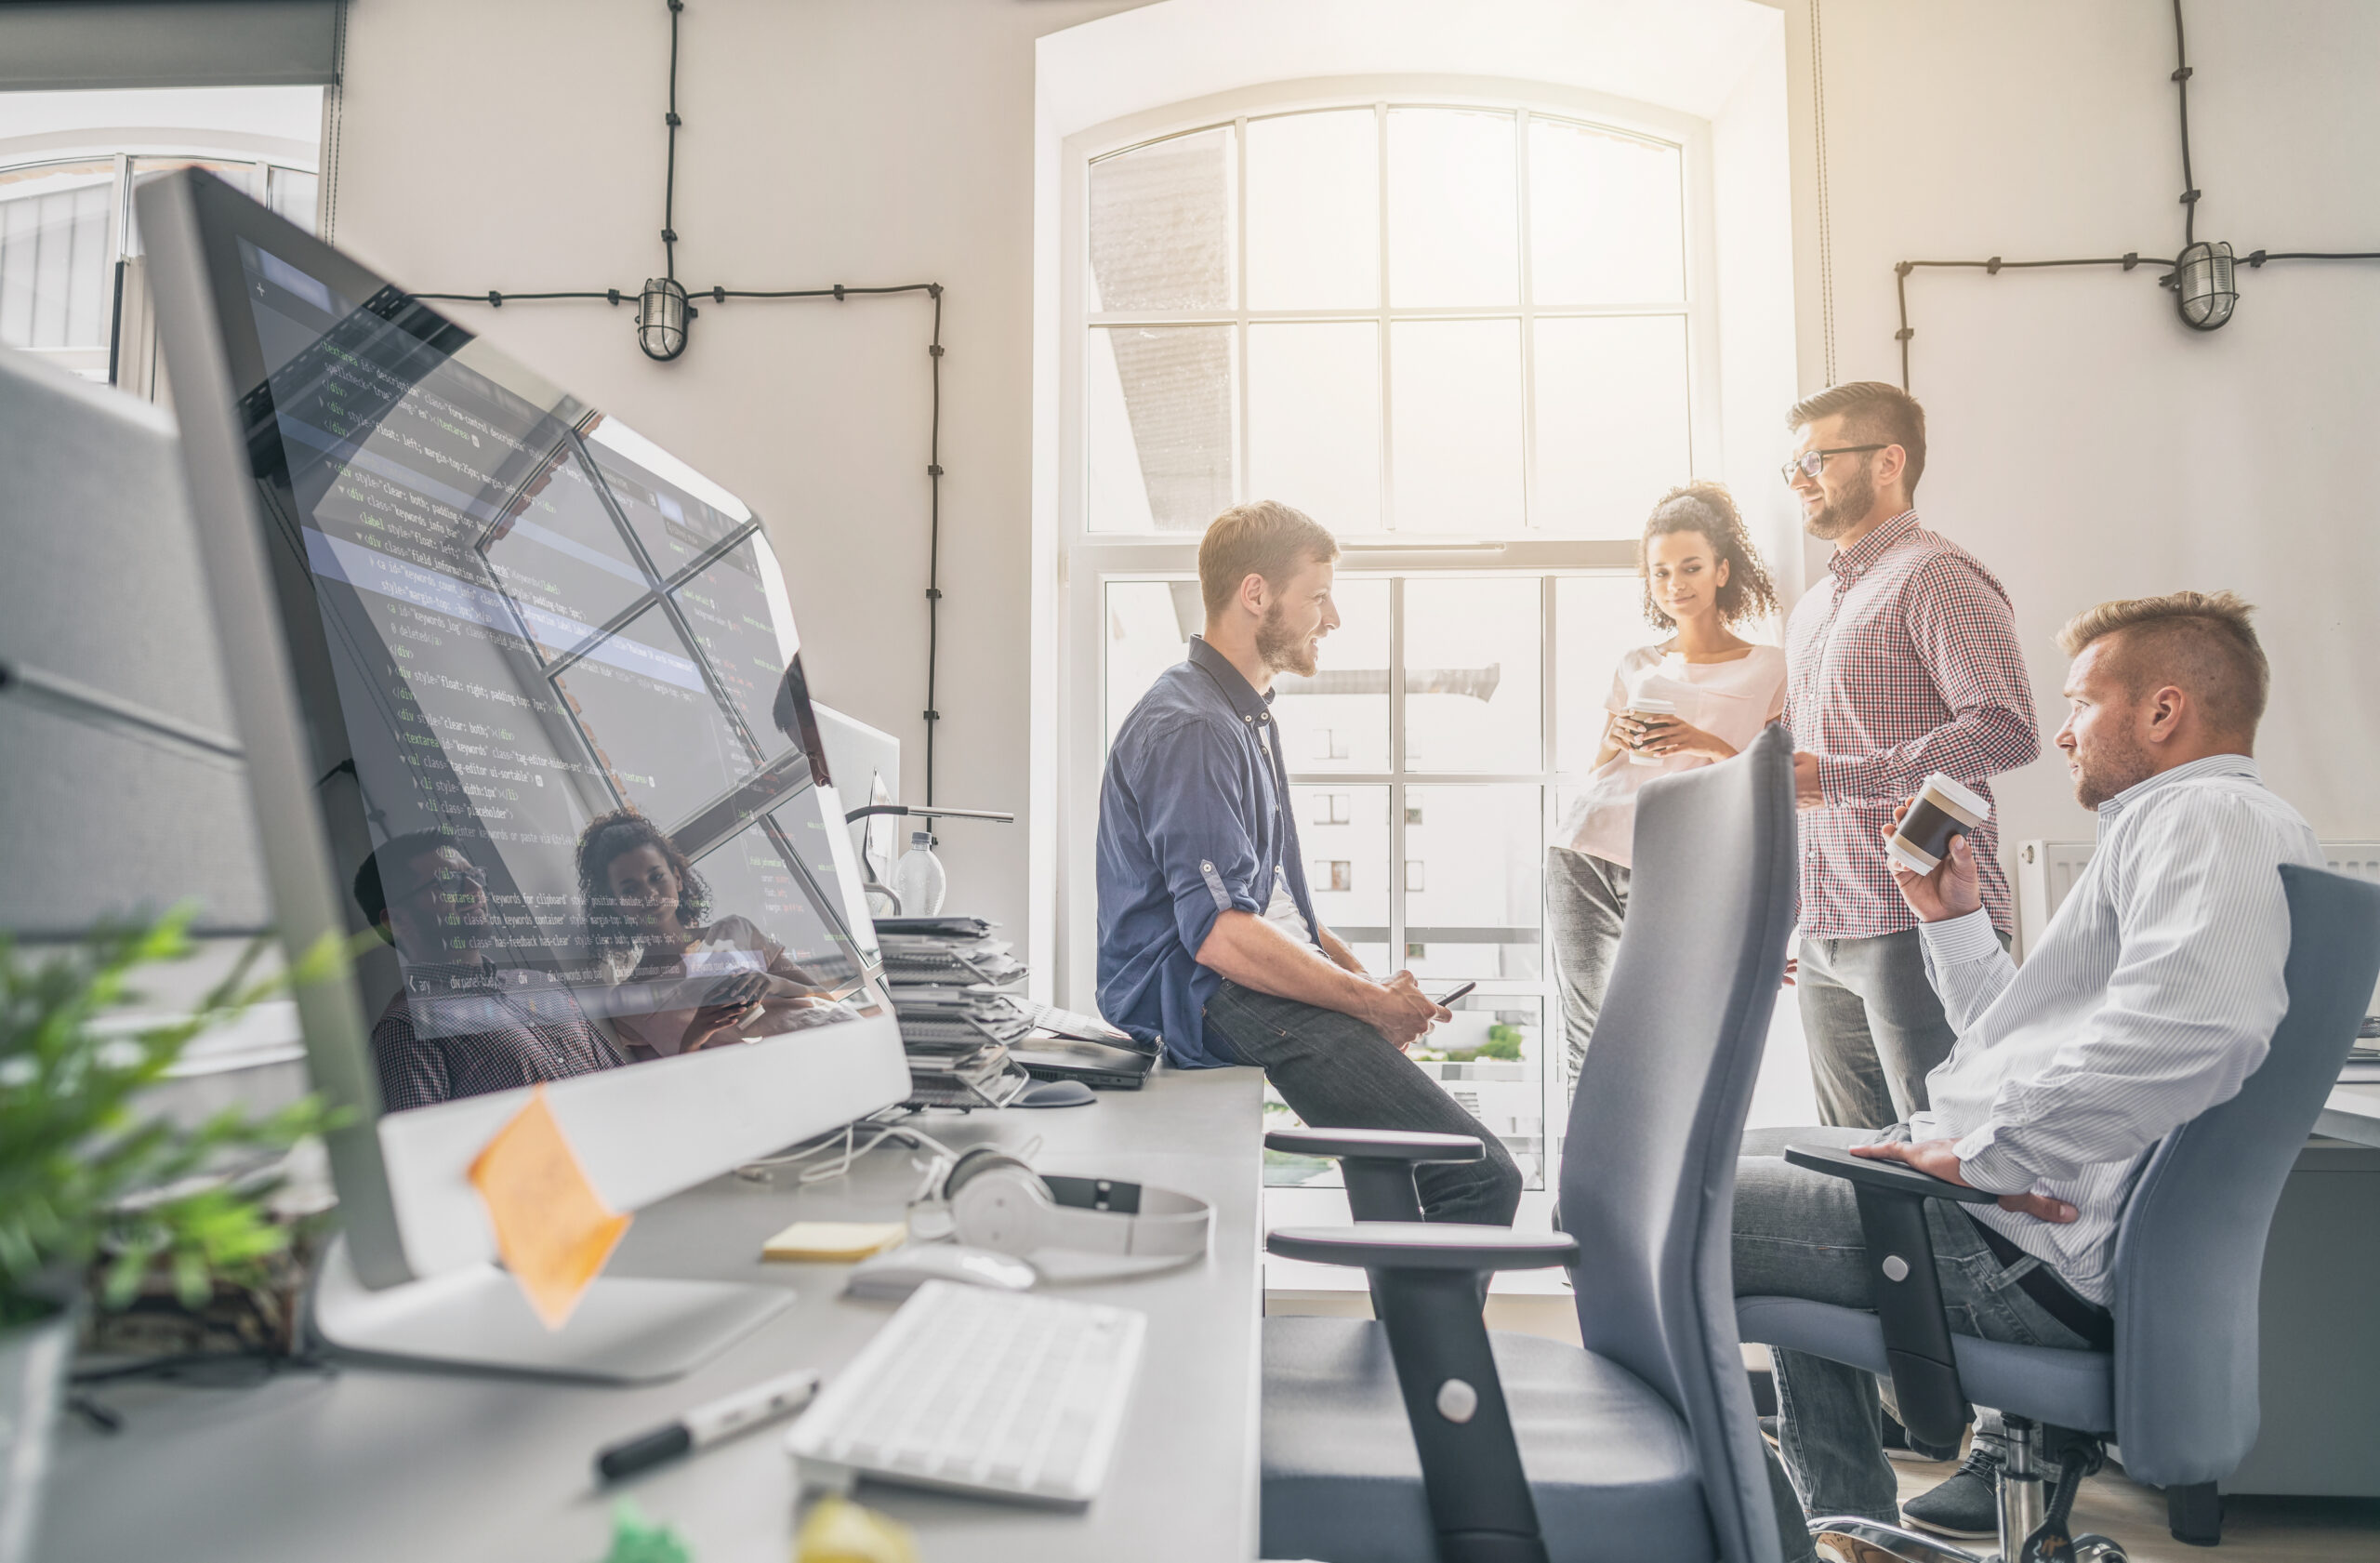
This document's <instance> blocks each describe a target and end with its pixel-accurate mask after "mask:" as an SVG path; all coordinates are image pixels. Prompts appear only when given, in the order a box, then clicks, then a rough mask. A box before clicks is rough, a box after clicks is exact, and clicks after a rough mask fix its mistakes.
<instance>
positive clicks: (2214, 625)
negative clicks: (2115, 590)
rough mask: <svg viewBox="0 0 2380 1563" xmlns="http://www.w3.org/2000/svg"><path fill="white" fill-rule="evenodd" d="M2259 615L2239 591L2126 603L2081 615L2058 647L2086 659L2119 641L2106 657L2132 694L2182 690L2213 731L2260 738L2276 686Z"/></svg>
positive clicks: (2069, 625)
mask: <svg viewBox="0 0 2380 1563" xmlns="http://www.w3.org/2000/svg"><path fill="white" fill-rule="evenodd" d="M2254 613H2255V609H2254V608H2253V607H2251V606H2250V605H2249V604H2248V603H2246V602H2244V601H2243V600H2241V597H2240V594H2239V593H2237V592H2234V591H2169V592H2167V593H2166V594H2165V595H2164V596H2162V597H2127V598H2122V599H2120V600H2118V601H2116V602H2112V603H2100V604H2099V605H2098V606H2097V607H2096V608H2088V609H2085V610H2084V611H2083V612H2082V613H2079V614H2076V615H2075V616H2073V617H2072V618H2071V619H2069V620H2068V621H2067V624H2066V628H2065V629H2061V630H2059V631H2058V632H2057V644H2058V649H2059V650H2061V651H2063V652H2065V653H2066V655H2067V656H2082V655H2083V647H2085V646H2089V645H2093V644H2096V643H2097V642H2101V641H2105V640H2108V639H2109V637H2114V638H2115V642H2116V643H2115V644H2114V645H2112V646H2110V647H2109V649H2108V650H2107V651H2105V652H2103V653H2101V654H2100V655H2101V659H2102V660H2103V661H2106V662H2109V664H2110V665H2111V666H2112V669H2113V670H2114V672H2115V674H2116V676H2117V678H2118V679H2119V680H2121V681H2122V683H2123V685H2124V686H2125V687H2126V688H2127V689H2129V690H2130V691H2132V692H2133V693H2134V694H2135V695H2137V694H2139V693H2141V692H2142V690H2143V689H2144V688H2145V687H2146V686H2147V685H2148V683H2149V680H2151V679H2154V680H2156V681H2157V682H2159V683H2161V684H2162V683H2171V684H2175V685H2178V686H2179V687H2180V688H2181V689H2182V690H2183V691H2184V692H2185V693H2187V694H2188V695H2190V696H2191V697H2192V698H2193V699H2195V700H2196V701H2198V703H2199V708H2200V709H2202V711H2204V712H2205V713H2206V719H2207V722H2209V724H2210V725H2212V726H2214V727H2215V728H2216V729H2217V730H2218V731H2220V732H2224V733H2234V734H2238V735H2241V736H2247V737H2253V736H2254V735H2255V731H2256V723H2257V722H2260V721H2262V720H2263V718H2264V714H2265V699H2266V696H2267V695H2268V694H2269V692H2270V690H2271V688H2272V665H2271V664H2270V663H2268V661H2266V660H2265V648H2264V647H2263V645H2262V644H2260V643H2259V642H2257V640H2256V630H2255V626H2254V625H2253V624H2252V623H2250V622H2249V619H2250V617H2251V616H2253V615H2254Z"/></svg>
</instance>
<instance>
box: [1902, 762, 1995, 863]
mask: <svg viewBox="0 0 2380 1563" xmlns="http://www.w3.org/2000/svg"><path fill="white" fill-rule="evenodd" d="M1990 817H1991V803H1990V800H1989V799H1986V798H1984V797H1983V796H1981V795H1980V794H1978V793H1977V792H1976V791H1975V790H1973V789H1972V788H1964V787H1961V786H1960V785H1959V784H1958V783H1957V782H1954V781H1952V780H1951V779H1950V777H1948V776H1946V775H1942V773H1941V772H1939V771H1937V772H1935V773H1934V774H1933V775H1930V776H1928V777H1926V778H1925V785H1924V787H1921V788H1918V789H1917V796H1916V797H1915V798H1913V799H1911V800H1910V804H1909V813H1907V814H1906V815H1902V816H1901V821H1900V828H1898V829H1897V830H1895V831H1894V832H1893V836H1892V840H1891V841H1886V842H1885V843H1884V854H1885V855H1886V856H1888V857H1890V858H1891V859H1892V860H1893V861H1894V862H1896V863H1897V864H1899V865H1900V866H1901V867H1902V868H1906V869H1908V870H1909V871H1910V872H1911V873H1912V874H1930V873H1932V872H1933V871H1934V870H1935V869H1937V868H1940V867H1941V866H1942V859H1943V858H1945V857H1947V856H1949V855H1950V838H1951V837H1953V836H1964V835H1965V834H1966V833H1967V832H1968V831H1970V830H1973V829H1974V828H1976V827H1977V826H1978V825H1981V824H1982V823H1983V822H1984V821H1985V820H1987V819H1990Z"/></svg>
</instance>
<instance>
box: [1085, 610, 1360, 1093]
mask: <svg viewBox="0 0 2380 1563" xmlns="http://www.w3.org/2000/svg"><path fill="white" fill-rule="evenodd" d="M1272 702H1273V696H1272V695H1270V694H1269V693H1268V694H1264V695H1259V694H1257V693H1256V691H1255V689H1254V688H1253V687H1252V686H1251V685H1250V683H1249V682H1248V681H1247V680H1246V679H1244V678H1242V677H1241V676H1240V673H1239V669H1236V668H1235V667H1233V666H1232V665H1231V662H1230V659H1229V658H1227V657H1225V656H1223V654H1222V653H1221V652H1219V651H1217V650H1215V649H1214V648H1213V647H1212V646H1210V645H1209V644H1207V642H1205V640H1203V639H1201V638H1199V637H1197V636H1193V637H1191V641H1190V660H1188V661H1187V662H1183V663H1180V664H1178V665H1176V666H1174V667H1171V668H1169V669H1166V670H1165V671H1164V672H1163V673H1161V674H1159V675H1158V676H1157V682H1156V683H1155V684H1153V685H1151V686H1150V688H1149V692H1148V693H1147V694H1146V695H1143V696H1141V703H1140V704H1139V705H1137V706H1135V707H1133V708H1132V714H1131V716H1128V717H1126V718H1125V719H1124V725H1123V727H1122V728H1121V729H1120V730H1119V731H1118V732H1117V735H1116V742H1115V744H1114V746H1113V747H1112V748H1110V749H1109V750H1108V753H1107V775H1106V778H1105V779H1104V781H1103V782H1102V783H1101V784H1100V788H1099V1010H1100V1013H1102V1014H1104V1015H1105V1016H1106V1017H1107V1019H1108V1021H1109V1022H1110V1023H1111V1024H1112V1025H1116V1026H1119V1027H1123V1028H1124V1029H1125V1030H1127V1031H1130V1032H1131V1033H1132V1034H1133V1035H1134V1036H1136V1037H1139V1038H1141V1039H1142V1040H1158V1039H1162V1040H1164V1042H1165V1050H1166V1054H1167V1056H1168V1057H1169V1058H1170V1059H1171V1060H1172V1062H1174V1063H1175V1064H1178V1065H1182V1066H1186V1067H1190V1068H1211V1067H1213V1066H1218V1065H1223V1064H1236V1063H1237V1062H1239V1061H1238V1060H1237V1059H1236V1058H1235V1057H1233V1056H1232V1053H1231V1044H1230V1043H1229V1042H1228V1041H1227V1040H1224V1039H1223V1037H1222V1036H1220V1035H1218V1034H1215V1033H1211V1032H1210V1031H1208V1030H1207V1028H1206V1024H1205V1021H1206V1008H1207V1000H1209V999H1210V998H1212V997H1213V996H1214V992H1215V989H1216V988H1218V987H1222V986H1223V977H1222V976H1221V975H1220V974H1217V973H1215V972H1213V971H1211V970H1210V969H1208V968H1207V967H1204V966H1201V965H1199V964H1198V961H1197V951H1198V948H1199V947H1200V946H1202V945H1204V944H1205V943H1206V942H1207V935H1208V934H1209V933H1210V932H1211V931H1212V930H1213V928H1214V926H1215V919H1216V918H1218V917H1220V916H1222V915H1223V913H1224V912H1227V911H1243V912H1252V913H1254V914H1255V915H1256V916H1258V917H1263V915H1264V912H1265V908H1266V907H1267V906H1268V905H1270V903H1271V900H1272V895H1273V886H1274V884H1275V883H1276V876H1277V879H1278V880H1279V881H1286V882H1287V884H1288V886H1289V896H1290V899H1291V900H1293V901H1294V902H1295V903H1296V904H1297V908H1298V915H1299V916H1300V917H1302V918H1303V919H1304V920H1305V926H1306V929H1307V934H1306V936H1307V938H1308V939H1309V940H1311V939H1313V937H1314V934H1313V930H1314V929H1315V928H1316V926H1318V925H1317V924H1316V921H1315V916H1314V901H1313V898H1312V896H1311V895H1310V894H1308V893H1307V890H1306V883H1305V866H1304V864H1303V863H1302V861H1301V860H1300V857H1299V854H1298V831H1297V822H1296V821H1295V820H1293V819H1292V818H1291V817H1290V815H1289V772H1288V770H1287V769H1286V767H1285V765H1284V763H1283V760H1282V756H1281V744H1280V734H1279V730H1278V727H1277V725H1276V723H1275V722H1274V720H1273V709H1272ZM1319 948H1320V947H1319V945H1317V946H1316V950H1317V953H1318V952H1319Z"/></svg>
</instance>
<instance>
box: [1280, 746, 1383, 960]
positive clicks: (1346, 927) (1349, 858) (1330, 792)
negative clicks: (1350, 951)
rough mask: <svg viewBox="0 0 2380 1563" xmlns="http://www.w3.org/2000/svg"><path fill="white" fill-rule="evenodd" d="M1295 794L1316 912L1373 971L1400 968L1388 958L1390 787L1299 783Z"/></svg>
mask: <svg viewBox="0 0 2380 1563" xmlns="http://www.w3.org/2000/svg"><path fill="white" fill-rule="evenodd" d="M1289 798H1290V801H1291V803H1292V805H1293V806H1294V807H1295V809H1296V811H1297V822H1298V845H1299V847H1300V848H1301V849H1302V851H1303V853H1304V854H1305V882H1306V889H1307V890H1308V891H1310V892H1311V893H1312V894H1313V895H1314V915H1315V916H1316V917H1318V918H1320V919H1321V920H1322V923H1323V926H1324V927H1326V928H1328V929H1329V930H1330V931H1331V932H1332V933H1334V934H1338V935H1339V936H1340V937H1341V938H1342V939H1344V940H1346V941H1347V943H1348V944H1349V945H1351V946H1353V947H1354V948H1355V959H1357V960H1361V961H1362V962H1363V963H1364V967H1365V969H1366V970H1367V971H1370V972H1375V973H1377V972H1393V971H1395V970H1396V965H1397V963H1396V962H1395V961H1392V960H1389V958H1388V788H1384V787H1344V786H1342V787H1296V788H1290V789H1289Z"/></svg>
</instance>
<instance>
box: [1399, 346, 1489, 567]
mask: <svg viewBox="0 0 2380 1563" xmlns="http://www.w3.org/2000/svg"><path fill="white" fill-rule="evenodd" d="M1388 342H1389V365H1390V368H1389V378H1390V382H1391V390H1392V391H1393V395H1392V398H1391V408H1390V414H1391V419H1392V424H1393V432H1392V434H1391V436H1390V442H1391V443H1390V452H1391V456H1392V457H1393V461H1392V465H1393V467H1394V468H1395V482H1396V504H1395V530H1397V531H1399V532H1415V533H1431V534H1438V533H1456V534H1462V535H1466V536H1509V535H1511V534H1513V533H1516V532H1518V531H1520V530H1521V526H1522V519H1521V335H1520V323H1519V322H1518V321H1511V320H1432V321H1399V322H1396V323H1395V324H1394V325H1390V326H1389V328H1388Z"/></svg>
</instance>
